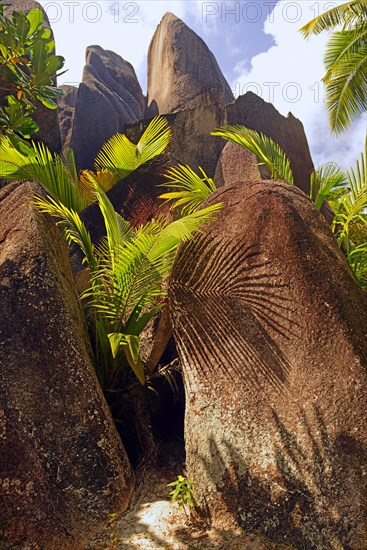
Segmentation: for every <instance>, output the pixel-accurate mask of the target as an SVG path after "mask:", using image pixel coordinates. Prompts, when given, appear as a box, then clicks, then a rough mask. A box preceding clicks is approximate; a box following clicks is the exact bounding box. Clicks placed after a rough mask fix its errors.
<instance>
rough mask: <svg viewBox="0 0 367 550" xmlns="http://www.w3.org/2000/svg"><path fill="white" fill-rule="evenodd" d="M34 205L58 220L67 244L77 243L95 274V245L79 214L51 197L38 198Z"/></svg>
mask: <svg viewBox="0 0 367 550" xmlns="http://www.w3.org/2000/svg"><path fill="white" fill-rule="evenodd" d="M34 204H35V206H36V207H37V208H38V210H39V211H40V212H44V213H47V214H49V215H50V216H54V217H56V218H58V221H57V222H56V223H57V225H59V226H61V227H62V229H63V231H64V236H65V239H66V241H67V243H68V244H69V245H70V244H71V243H75V244H77V245H78V246H79V247H80V249H81V250H82V252H83V254H84V256H85V258H84V261H86V262H87V263H88V267H89V269H90V271H91V272H92V274H93V273H94V272H95V271H96V269H97V260H96V258H95V255H94V245H93V243H92V240H91V238H90V234H89V232H88V230H87V229H86V227H85V225H84V223H83V222H82V220H81V218H80V216H79V214H78V213H77V212H75V211H73V210H71V209H69V208H68V207H67V206H65V205H64V204H62V203H61V202H60V201H58V200H55V199H54V198H52V197H50V196H48V197H46V198H43V197H39V196H37V197H35V198H34Z"/></svg>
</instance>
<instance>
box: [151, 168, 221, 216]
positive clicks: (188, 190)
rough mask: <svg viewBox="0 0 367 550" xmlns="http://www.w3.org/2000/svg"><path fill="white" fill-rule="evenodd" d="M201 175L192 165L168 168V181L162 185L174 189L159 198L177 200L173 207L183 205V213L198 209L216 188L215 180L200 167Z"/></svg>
mask: <svg viewBox="0 0 367 550" xmlns="http://www.w3.org/2000/svg"><path fill="white" fill-rule="evenodd" d="M199 170H200V172H201V175H202V176H201V177H200V176H199V175H198V174H197V173H196V172H194V170H193V169H192V168H190V166H187V165H186V166H184V165H182V164H179V165H178V166H175V167H173V168H171V169H170V170H168V172H166V174H165V177H166V178H167V180H168V182H167V183H163V184H162V187H168V188H169V189H174V191H170V192H168V193H164V194H163V195H160V197H159V198H161V199H166V200H168V201H169V200H173V201H175V202H174V203H173V205H172V209H174V208H179V207H181V213H182V215H186V214H190V213H192V212H194V211H195V210H197V209H198V208H199V206H200V205H201V204H202V202H203V201H204V200H205V199H207V198H208V197H209V195H211V193H213V192H214V191H215V190H216V187H215V183H214V181H213V180H212V179H211V178H209V177H208V176H207V175H206V174H205V172H204V170H203V169H202V168H201V167H199Z"/></svg>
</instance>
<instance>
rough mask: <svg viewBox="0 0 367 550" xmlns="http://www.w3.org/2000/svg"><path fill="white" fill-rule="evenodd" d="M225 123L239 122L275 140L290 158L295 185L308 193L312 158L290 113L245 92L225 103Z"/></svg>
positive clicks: (305, 140) (296, 122)
mask: <svg viewBox="0 0 367 550" xmlns="http://www.w3.org/2000/svg"><path fill="white" fill-rule="evenodd" d="M226 124H243V125H244V126H247V127H248V128H250V129H251V130H256V131H257V132H262V133H263V134H266V135H267V136H269V137H271V138H272V139H273V140H274V141H276V142H277V143H278V144H279V145H280V147H281V148H282V149H283V150H284V152H285V153H286V154H287V156H288V158H289V160H290V163H291V168H292V171H293V176H294V183H295V185H296V186H297V187H299V188H300V189H302V191H304V192H305V193H306V194H308V193H309V191H310V174H311V172H312V170H313V162H312V159H311V154H310V149H309V147H308V143H307V138H306V135H305V131H304V128H303V124H302V122H301V121H300V120H298V118H295V117H294V116H293V115H292V113H288V116H287V117H284V116H283V115H281V114H280V113H279V112H278V111H277V110H276V108H275V107H274V105H272V104H271V103H267V102H266V101H264V100H263V99H262V98H261V97H259V96H257V95H256V94H254V93H253V92H247V94H245V95H242V96H240V97H239V98H237V100H236V101H235V102H234V103H232V104H231V105H227V107H226Z"/></svg>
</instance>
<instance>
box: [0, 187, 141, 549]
mask: <svg viewBox="0 0 367 550" xmlns="http://www.w3.org/2000/svg"><path fill="white" fill-rule="evenodd" d="M35 193H42V190H41V188H40V187H39V186H37V185H35V184H33V183H30V182H26V183H24V184H21V185H20V184H18V183H13V184H9V185H7V186H6V187H5V188H4V189H3V190H2V191H1V192H0V220H1V227H0V495H1V498H0V519H1V528H3V529H5V531H6V530H7V527H8V528H9V529H8V531H9V536H11V538H12V540H11V541H8V542H11V543H13V544H12V545H11V547H12V548H13V547H17V548H18V544H17V543H19V542H20V541H21V544H20V546H19V548H20V547H21V548H47V549H49V550H60V549H63V550H82V549H84V548H86V547H87V546H88V542H90V540H91V538H92V537H93V535H94V534H95V533H96V531H98V530H99V529H101V528H102V527H104V526H105V524H106V521H107V517H108V514H110V513H115V512H116V513H117V512H122V511H125V510H126V508H127V506H128V505H129V501H130V497H131V493H132V490H133V483H134V475H133V472H132V470H131V466H130V463H129V460H128V458H127V455H126V453H125V450H124V448H123V446H122V443H121V440H120V439H119V437H118V434H117V432H116V429H115V426H114V424H113V421H112V418H111V414H110V411H109V409H108V407H107V404H106V401H105V399H104V397H103V394H102V392H101V389H100V387H99V384H98V382H97V379H96V375H95V372H94V369H93V366H92V362H91V359H90V354H89V344H88V340H87V336H86V332H85V327H84V321H83V317H82V313H81V310H80V305H79V303H78V298H77V294H76V291H75V288H74V285H73V280H72V274H71V270H70V265H69V262H68V257H67V252H66V246H65V243H64V242H62V240H61V237H60V235H59V233H58V231H57V229H56V228H55V226H54V224H53V223H52V221H51V220H50V218H48V217H47V216H44V215H41V214H39V213H38V212H35V210H34V208H33V207H32V205H31V201H32V198H33V196H34V194H35ZM0 530H1V529H0ZM5 546H6V547H8V546H7V545H5ZM9 548H10V546H9Z"/></svg>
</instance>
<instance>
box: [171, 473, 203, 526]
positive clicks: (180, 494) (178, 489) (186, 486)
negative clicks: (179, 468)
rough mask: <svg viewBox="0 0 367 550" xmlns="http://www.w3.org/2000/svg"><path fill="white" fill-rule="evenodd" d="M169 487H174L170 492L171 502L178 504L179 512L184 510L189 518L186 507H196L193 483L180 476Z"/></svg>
mask: <svg viewBox="0 0 367 550" xmlns="http://www.w3.org/2000/svg"><path fill="white" fill-rule="evenodd" d="M167 487H173V489H172V491H171V492H170V496H171V502H177V503H178V508H179V510H181V509H184V511H185V514H186V517H187V511H186V506H196V501H195V497H194V489H193V482H192V481H189V480H188V479H186V477H184V476H181V475H179V476H177V479H176V481H173V482H172V483H168V485H167Z"/></svg>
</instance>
